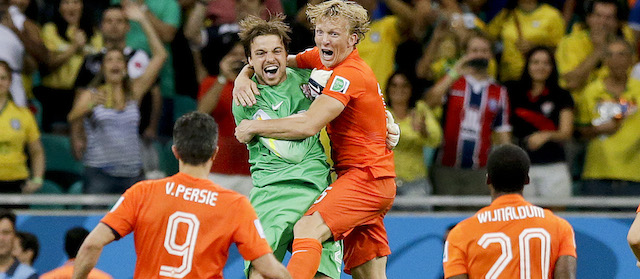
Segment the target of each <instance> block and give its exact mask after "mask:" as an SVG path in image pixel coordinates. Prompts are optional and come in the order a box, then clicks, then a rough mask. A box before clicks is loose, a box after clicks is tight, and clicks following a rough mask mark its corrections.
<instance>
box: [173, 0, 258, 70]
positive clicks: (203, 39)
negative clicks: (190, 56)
mask: <svg viewBox="0 0 640 279" xmlns="http://www.w3.org/2000/svg"><path fill="white" fill-rule="evenodd" d="M206 2H209V3H212V4H213V3H214V2H215V3H219V2H220V3H222V2H226V1H210V0H203V1H198V2H196V4H195V7H194V8H193V11H192V12H191V14H190V15H189V18H188V19H187V23H186V24H185V27H184V35H185V37H186V38H187V39H188V40H189V43H190V44H191V46H192V48H193V49H194V51H196V52H200V56H201V62H202V63H203V66H204V68H205V69H206V70H207V72H208V74H210V75H214V76H218V75H219V74H220V68H219V65H220V60H222V57H223V56H224V55H225V53H226V51H225V50H227V49H231V48H232V47H233V45H235V44H236V42H237V36H238V32H239V31H240V26H239V25H238V22H239V21H240V20H242V19H243V18H245V17H247V16H249V15H253V16H261V15H262V16H264V17H263V19H268V18H269V14H268V13H267V14H263V11H264V10H265V6H264V3H263V1H261V0H240V1H237V5H235V6H234V7H235V8H234V10H233V11H235V13H236V14H237V17H236V21H233V22H227V23H222V24H219V25H208V24H206V22H205V16H206V12H207V10H206V7H205V5H204V4H205V3H206ZM227 12H228V11H227Z"/></svg>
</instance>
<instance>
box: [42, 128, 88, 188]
mask: <svg viewBox="0 0 640 279" xmlns="http://www.w3.org/2000/svg"><path fill="white" fill-rule="evenodd" d="M41 140H42V145H43V147H44V152H45V154H46V173H45V178H46V179H49V180H53V181H55V182H56V183H57V184H58V185H60V186H62V189H67V188H68V187H69V186H71V185H72V184H73V183H74V182H76V181H78V180H80V178H81V177H82V172H83V169H84V166H83V165H82V162H80V161H78V160H76V159H75V158H74V157H73V155H72V153H71V142H70V140H69V138H68V137H66V136H61V135H53V134H42V136H41Z"/></svg>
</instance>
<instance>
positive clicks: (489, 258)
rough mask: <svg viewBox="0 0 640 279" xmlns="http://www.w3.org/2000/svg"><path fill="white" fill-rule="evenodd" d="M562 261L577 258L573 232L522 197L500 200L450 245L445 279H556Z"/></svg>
mask: <svg viewBox="0 0 640 279" xmlns="http://www.w3.org/2000/svg"><path fill="white" fill-rule="evenodd" d="M560 256H573V257H576V245H575V238H574V233H573V228H571V225H570V224H569V223H568V222H567V221H565V220H564V219H562V218H560V217H558V216H555V215H554V214H553V213H552V212H551V211H549V210H546V209H542V208H540V207H538V206H535V205H532V204H530V203H529V202H527V201H525V200H524V198H523V197H522V196H521V195H518V194H510V195H504V196H501V197H498V198H497V199H495V200H494V201H493V202H492V203H491V205H489V206H487V207H485V208H483V209H481V210H480V211H478V213H476V214H475V215H474V216H473V217H471V218H468V219H466V220H464V221H462V222H460V223H459V224H458V225H456V226H455V227H454V228H453V229H452V230H451V232H450V233H449V236H448V238H447V242H446V243H445V249H444V255H443V265H444V274H445V278H449V277H452V276H455V275H460V274H467V275H468V276H469V278H496V279H499V278H533V279H537V278H553V271H554V268H555V263H556V261H557V260H558V258H559V257H560Z"/></svg>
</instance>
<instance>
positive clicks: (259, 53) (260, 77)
mask: <svg viewBox="0 0 640 279" xmlns="http://www.w3.org/2000/svg"><path fill="white" fill-rule="evenodd" d="M283 20H284V17H283V16H278V17H276V18H272V19H270V20H269V21H265V20H262V19H260V18H258V17H255V16H249V17H247V18H245V19H243V20H242V21H241V22H240V27H241V33H240V37H241V39H242V41H241V42H242V46H244V48H245V51H246V57H247V59H248V60H249V61H250V65H251V66H252V67H253V68H254V69H263V68H265V69H267V68H266V67H269V69H270V70H269V72H271V70H272V69H275V73H269V72H267V71H260V70H259V71H256V73H255V76H254V77H255V78H254V80H255V81H256V82H257V83H258V88H259V90H260V92H261V93H260V95H256V101H257V103H256V105H255V106H252V107H242V106H239V105H234V106H233V108H232V110H233V116H234V117H235V121H236V123H239V122H240V121H242V120H245V119H249V120H250V119H265V120H266V119H272V118H282V117H287V116H290V115H294V114H297V113H299V112H302V111H306V110H308V109H309V106H310V105H311V102H312V99H313V98H311V95H310V94H309V93H310V91H309V90H311V87H310V86H311V84H313V83H314V82H315V84H317V85H319V86H321V87H324V86H326V82H327V80H328V79H329V76H330V75H331V72H326V71H319V70H316V71H314V72H312V71H309V70H306V69H293V68H287V67H286V63H287V62H286V61H287V44H288V43H289V42H290V41H291V39H290V37H289V34H288V33H289V30H290V28H289V26H288V25H286V24H285V23H284V22H283ZM240 50H242V49H240ZM321 73H324V74H321ZM310 79H313V81H310ZM319 137H320V135H319V134H316V135H314V136H312V137H308V138H306V139H304V140H301V141H288V140H276V139H271V138H265V137H259V138H258V140H257V141H255V142H251V143H247V148H248V149H249V155H250V157H249V162H250V163H251V175H252V178H253V181H254V183H253V184H254V185H255V188H253V189H252V190H251V195H250V196H249V200H250V202H251V205H252V206H253V207H254V208H255V209H256V213H257V214H258V217H259V218H260V222H261V223H262V224H263V225H264V228H265V234H266V235H267V241H268V242H269V244H270V245H271V247H272V249H273V250H274V255H275V256H276V258H277V259H278V260H280V261H282V260H283V259H284V256H285V254H286V252H287V249H288V247H289V245H290V244H291V242H292V241H293V238H294V235H293V230H294V224H295V223H296V222H297V221H298V220H299V219H300V217H302V215H303V214H304V213H305V212H306V211H307V210H308V209H309V207H310V206H311V205H312V204H313V202H314V201H315V200H316V199H317V198H318V196H319V195H320V194H321V193H322V192H323V191H324V190H325V189H326V188H327V186H329V182H330V181H329V165H328V164H327V162H326V161H327V157H326V155H325V152H324V150H323V148H322V144H321V143H320V140H319ZM245 266H246V267H248V263H247V264H245ZM341 266H342V245H341V242H340V241H338V242H334V241H327V242H325V243H323V247H322V255H321V260H320V266H319V267H318V269H317V271H318V272H317V273H315V272H314V273H315V274H316V275H315V277H314V278H334V279H338V278H340V268H341ZM253 275H254V273H253V272H250V273H249V278H252V279H253V278H256V276H253Z"/></svg>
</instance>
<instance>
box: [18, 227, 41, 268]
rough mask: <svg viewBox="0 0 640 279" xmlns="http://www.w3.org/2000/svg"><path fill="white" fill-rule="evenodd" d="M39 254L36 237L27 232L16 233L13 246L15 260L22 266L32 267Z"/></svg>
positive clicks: (38, 244)
mask: <svg viewBox="0 0 640 279" xmlns="http://www.w3.org/2000/svg"><path fill="white" fill-rule="evenodd" d="M39 252H40V243H38V237H36V236H35V235H34V234H32V233H29V232H16V243H15V244H14V245H13V256H14V257H16V259H18V260H19V261H20V262H21V263H23V264H26V265H28V266H33V263H34V262H35V261H36V260H37V259H38V253H39Z"/></svg>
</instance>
